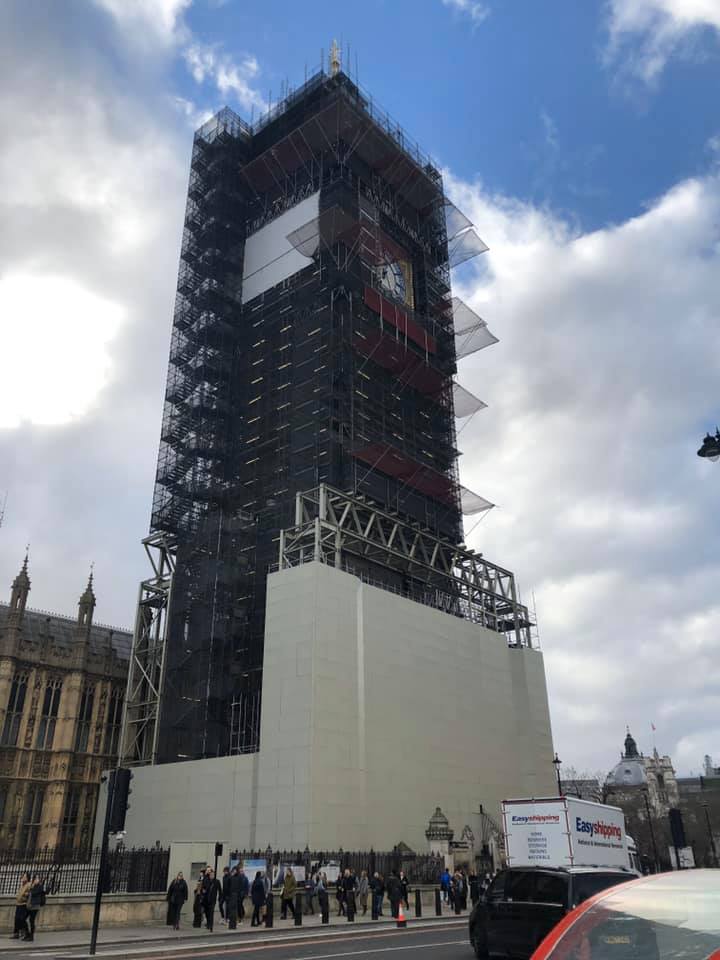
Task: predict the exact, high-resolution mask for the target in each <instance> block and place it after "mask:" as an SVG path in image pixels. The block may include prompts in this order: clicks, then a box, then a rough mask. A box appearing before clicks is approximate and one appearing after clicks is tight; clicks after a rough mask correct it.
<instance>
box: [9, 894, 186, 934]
mask: <svg viewBox="0 0 720 960" xmlns="http://www.w3.org/2000/svg"><path fill="white" fill-rule="evenodd" d="M94 906H95V897H94V896H73V897H70V896H62V897H48V899H47V904H46V906H44V907H43V908H42V910H40V913H39V914H38V920H37V925H38V930H89V929H90V927H91V926H92V919H93V909H94ZM166 913H167V902H166V900H165V895H164V894H162V893H160V894H158V893H107V894H105V895H104V896H103V901H102V909H101V911H100V926H101V927H102V928H106V927H143V926H151V925H152V926H156V925H157V924H160V923H164V922H165V917H166ZM14 922H15V900H14V898H13V897H0V933H12V931H13V925H14Z"/></svg>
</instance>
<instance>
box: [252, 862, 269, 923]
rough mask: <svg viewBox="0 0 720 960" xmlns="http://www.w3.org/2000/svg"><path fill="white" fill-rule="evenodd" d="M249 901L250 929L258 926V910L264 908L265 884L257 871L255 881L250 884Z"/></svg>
mask: <svg viewBox="0 0 720 960" xmlns="http://www.w3.org/2000/svg"><path fill="white" fill-rule="evenodd" d="M250 899H251V900H252V905H253V915H252V920H251V921H250V926H251V927H259V926H260V910H261V909H262V908H263V907H264V906H265V882H264V880H263V877H262V873H261V872H260V871H259V870H258V872H257V873H256V874H255V879H254V880H253V882H252V887H251V888H250Z"/></svg>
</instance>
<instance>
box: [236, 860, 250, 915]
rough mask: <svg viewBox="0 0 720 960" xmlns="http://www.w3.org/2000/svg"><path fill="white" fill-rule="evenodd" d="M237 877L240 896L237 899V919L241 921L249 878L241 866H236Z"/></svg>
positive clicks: (248, 889) (247, 892)
mask: <svg viewBox="0 0 720 960" xmlns="http://www.w3.org/2000/svg"><path fill="white" fill-rule="evenodd" d="M238 879H239V881H240V896H239V899H238V920H239V921H240V922H241V923H242V921H243V920H244V919H245V900H246V898H247V897H249V896H250V880H249V879H248V877H247V875H246V873H245V871H244V870H242V869H241V868H238Z"/></svg>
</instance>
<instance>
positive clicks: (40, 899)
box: [25, 874, 45, 941]
mask: <svg viewBox="0 0 720 960" xmlns="http://www.w3.org/2000/svg"><path fill="white" fill-rule="evenodd" d="M44 906H45V887H44V886H43V882H42V880H41V879H40V877H39V876H38V875H37V874H34V876H33V878H32V886H31V887H30V893H29V895H28V901H27V917H26V923H27V931H28V932H27V933H26V935H25V940H26V941H30V940H34V939H35V923H36V921H37V916H38V913H39V912H40V910H41V908H42V907H44Z"/></svg>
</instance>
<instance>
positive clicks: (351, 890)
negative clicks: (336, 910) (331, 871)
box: [342, 868, 357, 920]
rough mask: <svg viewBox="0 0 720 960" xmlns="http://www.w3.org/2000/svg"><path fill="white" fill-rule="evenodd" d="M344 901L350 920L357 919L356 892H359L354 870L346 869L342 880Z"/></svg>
mask: <svg viewBox="0 0 720 960" xmlns="http://www.w3.org/2000/svg"><path fill="white" fill-rule="evenodd" d="M342 886H343V901H344V903H345V909H346V911H347V918H348V920H354V919H355V892H356V890H357V878H356V877H355V874H354V873H353V872H352V870H349V869H347V868H346V870H345V872H344V873H343V879H342Z"/></svg>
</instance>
